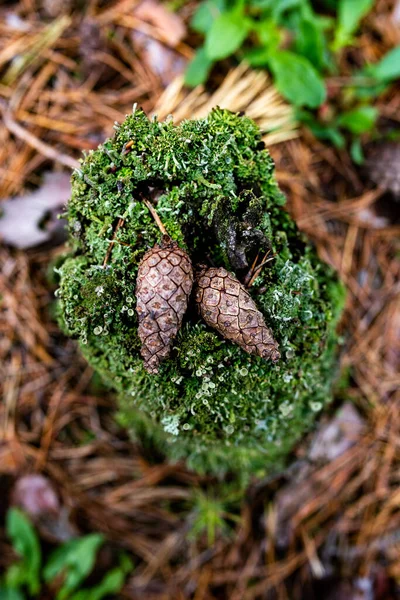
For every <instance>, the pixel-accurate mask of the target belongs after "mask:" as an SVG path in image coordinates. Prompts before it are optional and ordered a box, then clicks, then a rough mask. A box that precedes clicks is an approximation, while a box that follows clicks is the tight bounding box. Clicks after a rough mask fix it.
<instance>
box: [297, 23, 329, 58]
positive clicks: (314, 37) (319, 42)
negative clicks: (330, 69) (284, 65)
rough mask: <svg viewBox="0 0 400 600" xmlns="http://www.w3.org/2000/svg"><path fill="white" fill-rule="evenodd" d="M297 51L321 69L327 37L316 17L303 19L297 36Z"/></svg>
mask: <svg viewBox="0 0 400 600" xmlns="http://www.w3.org/2000/svg"><path fill="white" fill-rule="evenodd" d="M295 48H296V51H297V53H298V54H301V55H302V56H305V57H306V58H308V60H309V61H310V62H311V64H313V65H314V66H315V68H316V69H318V70H321V69H322V67H323V66H324V53H325V37H324V34H323V31H322V29H321V27H320V26H319V24H318V22H317V21H316V20H315V19H301V20H300V22H299V24H298V28H297V36H296V45H295Z"/></svg>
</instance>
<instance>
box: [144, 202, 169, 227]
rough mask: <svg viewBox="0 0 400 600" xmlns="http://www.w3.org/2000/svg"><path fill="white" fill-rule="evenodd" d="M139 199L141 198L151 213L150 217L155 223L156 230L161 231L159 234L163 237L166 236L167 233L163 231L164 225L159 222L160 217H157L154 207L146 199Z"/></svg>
mask: <svg viewBox="0 0 400 600" xmlns="http://www.w3.org/2000/svg"><path fill="white" fill-rule="evenodd" d="M141 198H142V200H143V202H144V204H145V205H146V206H147V208H148V209H149V211H150V212H151V216H152V217H153V219H154V220H155V222H156V223H157V226H158V229H159V230H160V231H161V233H162V234H163V235H168V231H167V230H166V229H165V227H164V224H163V222H162V221H161V219H160V217H159V216H158V214H157V211H156V210H155V208H154V206H153V205H152V204H151V203H150V202H149V201H148V200H147V198H144V197H143V196H142V197H141Z"/></svg>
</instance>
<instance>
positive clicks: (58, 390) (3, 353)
mask: <svg viewBox="0 0 400 600" xmlns="http://www.w3.org/2000/svg"><path fill="white" fill-rule="evenodd" d="M135 5H136V2H135V1H134V0H133V1H132V0H123V1H121V2H118V3H116V4H113V5H111V7H110V5H109V4H108V3H107V5H106V7H105V8H104V7H103V8H102V6H101V5H100V4H99V5H98V4H97V3H96V2H95V1H94V0H93V1H91V2H89V3H88V9H87V15H86V16H85V18H84V19H82V16H80V15H79V13H78V11H76V10H75V11H74V10H72V9H71V10H68V6H72V2H69V3H68V2H64V3H60V4H59V5H58V3H57V2H55V1H53V2H49V1H47V2H45V1H43V2H39V1H36V2H35V0H22V1H21V2H19V3H9V5H8V10H13V11H17V12H18V14H19V15H20V16H21V18H22V19H24V20H25V22H26V24H27V30H26V31H25V30H16V29H12V28H11V27H10V26H9V25H7V23H6V22H5V20H3V21H1V22H0V40H1V42H0V48H2V50H0V69H1V71H0V74H1V80H0V109H1V112H2V114H3V122H2V124H1V126H0V195H1V196H2V197H7V196H9V195H11V194H16V193H19V192H20V191H21V190H23V189H26V188H27V187H29V186H31V185H32V184H33V185H36V184H38V183H39V181H40V177H39V175H40V173H41V171H42V170H43V169H44V168H48V167H49V165H50V166H51V165H52V164H54V168H56V169H59V168H61V166H62V165H64V166H71V165H72V164H74V163H75V160H76V158H77V157H78V156H79V153H80V152H81V151H82V150H85V149H88V148H92V147H95V146H96V145H97V144H98V143H99V142H100V141H101V140H102V139H103V138H104V137H105V136H107V135H109V134H110V133H111V131H112V124H113V122H114V121H115V120H121V119H123V117H124V115H125V113H126V112H130V110H131V106H132V104H133V103H134V102H138V103H139V104H140V105H142V106H143V107H144V108H145V110H147V111H148V112H151V111H152V110H156V111H157V110H158V112H159V113H160V112H162V111H160V97H161V93H162V90H163V85H162V83H161V81H160V78H159V77H158V76H157V74H156V73H155V72H154V71H153V70H152V67H151V65H149V64H148V63H147V62H146V61H145V60H144V59H143V60H140V57H138V56H137V55H135V54H134V52H133V51H132V47H133V43H134V42H133V38H132V32H133V31H136V30H139V31H142V32H143V31H145V32H147V33H149V35H150V36H154V37H156V38H157V39H159V38H160V35H161V34H160V32H159V31H158V30H157V28H155V27H154V26H152V25H151V24H149V23H146V22H145V21H141V20H140V18H138V17H133V16H132V14H131V13H132V7H134V6H135ZM49 6H50V7H51V10H52V11H53V12H55V13H56V15H55V16H56V20H55V21H53V23H52V25H51V26H50V25H48V24H46V23H50V22H51V20H50V19H49V18H48V17H49V12H48V11H49ZM46 7H47V8H46ZM57 7H59V8H58V10H57ZM63 7H64V8H63ZM391 9H392V5H391V3H390V2H386V1H385V0H382V1H380V2H378V6H377V9H376V10H375V12H374V13H373V14H372V15H371V16H370V17H368V19H367V22H366V25H365V28H364V33H363V35H362V36H361V39H360V44H359V47H358V48H356V49H355V50H352V51H349V53H348V56H347V55H346V53H345V55H344V57H343V65H342V70H343V73H344V74H346V73H348V70H349V66H348V64H349V63H348V62H347V61H350V60H352V61H353V62H354V60H356V62H357V61H362V60H363V59H365V58H368V59H377V58H379V57H380V56H381V55H382V54H383V53H384V52H385V51H386V50H387V49H388V48H389V47H391V46H392V45H393V44H395V43H399V41H400V40H399V32H398V29H395V28H393V27H392V26H390V24H389V20H388V15H389V13H390V11H391ZM46 11H47V12H46ZM5 12H6V9H5V8H4V7H3V8H2V9H1V10H0V15H1V14H3V16H4V15H5ZM52 16H54V14H53V15H52ZM100 26H101V27H103V28H104V27H106V28H108V29H109V30H111V31H113V32H115V36H114V37H113V38H110V37H108V38H104V37H103V35H102V33H101V31H103V30H100ZM85 32H86V33H85ZM161 37H162V36H161ZM174 52H176V54H177V56H180V57H185V58H186V57H188V56H190V48H188V46H186V45H185V43H184V42H179V44H178V45H177V47H176V48H175V49H174ZM17 54H18V55H19V56H21V57H22V58H23V60H20V61H18V62H15V61H14V62H12V58H13V57H14V56H16V55H17ZM350 55H351V56H350ZM247 76H248V77H250V80H249V81H252V82H253V83H254V80H253V79H251V78H252V77H256V76H253V75H251V74H248V75H247ZM231 77H235V75H233V76H231ZM256 78H258V81H260V80H261V79H262V78H263V81H262V85H261V84H260V85H261V88H262V89H261V88H260V93H261V94H262V93H266V94H270V96H269V98H270V100H269V101H271V98H272V100H273V101H274V106H280V107H284V111H283V114H286V115H287V110H288V109H287V107H286V106H285V105H284V104H281V102H280V100H277V97H276V96H275V95H274V92H273V90H272V88H270V86H269V83H268V81H267V80H266V78H265V76H262V77H261V76H257V77H256ZM171 79H172V78H171ZM225 85H226V84H225ZM339 85H340V81H339V80H338V78H336V79H335V78H332V81H331V82H330V87H331V88H332V90H333V92H332V94H333V95H334V93H335V90H336V89H337V87H338V86H339ZM172 86H175V87H171V88H170V89H169V96H168V103H167V100H166V97H165V96H164V99H163V101H162V102H163V106H164V109H165V112H170V106H172V109H173V110H175V109H176V108H178V112H179V118H183V117H184V116H185V115H187V116H191V115H190V114H188V113H191V112H192V111H194V112H196V111H198V110H200V109H201V108H204V106H206V105H208V103H210V102H214V100H215V96H211V97H209V96H208V95H205V93H203V92H202V91H201V90H198V91H197V92H195V93H194V94H193V95H192V96H191V97H190V98H189V99H188V98H187V97H185V98H184V97H183V95H182V94H183V93H182V89H181V83H180V81H179V80H177V82H175V83H173V84H172ZM171 90H172V91H171ZM172 92H174V93H175V96H174V94H173V93H172ZM217 93H218V92H217ZM226 93H228V91H227V92H226ZM224 95H225V94H224ZM271 95H272V96H271ZM233 96H235V94H233ZM256 96H257V95H256V94H254V95H251V94H250V96H249V98H251V99H255V98H256ZM236 99H237V97H236ZM264 100H265V98H264ZM267 101H268V99H267ZM156 105H158V107H157V108H156ZM167 105H168V108H167ZM235 106H236V105H235ZM380 107H381V111H382V113H383V114H384V116H385V117H386V118H388V119H391V120H392V121H394V122H396V121H397V122H398V121H399V114H400V91H399V88H398V87H397V88H395V87H394V88H393V89H392V90H391V91H390V92H388V93H387V94H386V96H385V97H384V98H382V100H381V102H380ZM161 108H162V107H161ZM255 110H256V108H255ZM257 110H258V113H257V115H258V117H259V118H262V117H263V112H262V111H261V110H260V108H259V106H258V107H257ZM285 111H286V113H285ZM268 127H269V125H267V126H266V130H268ZM290 131H293V130H292V129H291V126H290V127H289V128H288V129H287V133H289V132H290ZM288 137H289V135H288ZM270 141H273V140H270ZM272 154H273V156H274V158H275V160H276V163H277V173H278V179H279V181H280V183H281V185H282V187H283V188H284V189H285V191H286V192H287V195H288V199H289V210H290V211H291V213H292V214H293V216H294V217H295V219H296V221H297V223H298V224H299V226H300V227H301V229H302V230H304V231H305V232H306V233H308V234H309V236H310V237H311V238H312V239H313V240H314V242H315V244H316V246H317V248H318V252H319V254H320V256H321V257H322V258H323V259H324V260H326V261H327V262H328V263H330V264H331V265H333V266H334V267H335V269H337V271H338V272H339V273H340V276H341V278H342V279H343V281H344V282H345V284H346V286H347V289H348V299H347V306H346V311H345V314H344V318H343V320H342V324H341V329H342V333H343V338H344V349H343V354H342V365H343V367H344V368H347V369H348V370H349V374H350V375H349V384H348V386H347V388H346V389H345V390H342V391H341V392H340V394H341V397H342V398H343V397H344V398H350V399H352V400H353V401H354V402H355V403H356V404H357V406H358V408H359V410H360V411H361V412H362V413H363V415H364V416H365V419H366V428H365V431H364V433H363V435H362V436H361V437H360V439H359V440H358V443H357V444H356V445H354V446H353V447H352V448H350V449H349V450H348V451H347V452H346V453H345V454H342V455H341V456H339V457H338V458H337V459H336V460H334V461H332V462H330V463H328V464H324V465H322V466H321V467H317V466H314V467H312V468H311V470H310V471H309V472H308V476H307V478H306V479H300V480H299V484H298V490H297V492H296V495H298V498H299V500H298V502H297V503H295V507H294V509H293V511H292V512H291V513H290V514H288V515H286V521H285V523H282V522H281V520H280V519H279V518H278V517H279V513H278V510H279V505H278V491H279V490H282V489H284V486H285V485H286V483H287V482H288V481H291V479H292V476H293V472H292V471H288V473H285V474H283V475H282V476H281V477H279V478H276V479H274V480H272V481H265V482H258V483H255V484H254V485H253V486H252V487H251V488H250V489H249V490H248V493H247V495H246V498H245V499H244V501H243V503H242V508H241V521H240V524H239V525H238V526H237V528H236V530H235V532H234V535H233V536H232V537H231V538H230V539H225V538H222V537H220V538H219V539H218V540H217V542H216V544H215V545H214V546H213V547H212V548H207V544H206V542H205V540H198V541H196V542H194V541H189V540H188V537H187V532H188V522H187V519H186V516H187V510H186V503H187V501H188V500H189V499H190V498H191V497H192V494H193V490H194V489H197V487H198V486H205V485H207V484H209V482H207V481H205V480H201V479H200V478H199V477H197V476H196V475H193V474H191V473H188V472H187V471H186V470H185V468H184V466H174V467H173V466H170V465H168V464H163V463H158V464H155V465H150V464H149V463H148V461H146V460H145V458H144V457H143V455H142V454H141V452H140V450H139V449H138V448H136V447H135V446H134V445H133V444H132V443H130V442H129V440H127V439H126V437H125V435H124V432H122V431H120V430H119V429H118V427H117V426H116V425H115V423H114V421H113V419H112V409H113V398H112V395H111V394H109V393H106V392H104V390H100V391H99V390H98V391H96V386H95V385H94V384H93V382H92V373H91V371H90V369H89V368H88V367H87V365H86V364H85V362H84V361H83V359H81V358H80V356H79V353H78V352H77V349H76V346H75V344H74V343H73V342H71V341H70V340H67V339H65V337H63V336H62V334H61V333H60V332H59V330H58V327H57V326H56V324H55V323H54V320H53V319H52V315H51V311H52V302H53V295H52V290H50V289H49V284H48V282H47V279H46V269H47V268H48V265H49V263H50V261H51V260H52V258H54V257H55V256H56V255H57V254H58V253H59V252H60V251H62V248H53V249H49V248H42V249H38V250H32V251H29V252H27V253H22V252H19V251H15V250H11V249H8V248H2V249H1V251H0V264H1V276H0V277H1V278H0V292H1V300H2V301H1V307H0V309H1V312H0V331H1V340H0V361H1V362H0V365H1V367H0V368H1V385H2V393H3V403H2V405H1V406H0V426H1V436H2V437H1V441H0V485H1V489H2V492H3V498H2V501H1V502H0V504H1V510H2V511H3V513H4V511H5V510H6V507H7V502H8V500H7V499H8V493H9V490H10V489H11V486H12V483H13V481H14V480H15V478H16V477H17V476H18V475H20V474H21V473H26V472H31V471H39V472H42V473H44V474H46V475H47V476H48V477H49V478H50V479H51V480H52V481H53V482H54V484H55V486H56V488H57V490H58V492H59V494H60V496H61V498H62V501H63V504H64V505H65V506H66V507H67V508H68V510H69V511H70V514H71V519H72V520H73V522H74V523H75V525H76V526H77V527H78V528H79V529H80V530H81V531H83V532H84V531H88V530H99V531H103V532H105V533H106V535H107V537H108V539H109V540H110V541H111V542H112V543H113V544H115V545H116V546H118V547H124V548H126V549H128V550H129V551H131V552H132V553H133V555H134V557H135V562H136V564H137V568H136V570H135V572H134V574H133V575H132V577H131V578H130V580H129V582H128V583H127V585H126V587H125V589H124V594H123V595H124V597H126V598H139V597H142V598H143V597H145V598H146V600H151V599H153V598H154V599H156V598H157V599H158V600H161V599H165V600H167V599H168V600H169V599H172V598H173V599H174V600H175V599H177V600H178V599H180V598H182V599H184V598H194V599H195V600H212V599H217V598H219V599H229V600H242V599H253V598H254V599H256V598H268V599H269V598H277V599H279V600H285V599H289V598H290V599H296V598H307V599H308V598H310V599H311V598H322V597H324V598H325V597H327V596H323V595H321V592H316V591H315V585H314V584H312V579H313V578H315V577H316V578H321V577H322V576H328V575H329V576H330V575H331V574H332V572H335V573H338V574H339V575H340V576H342V577H346V576H352V577H353V576H355V575H360V576H368V575H369V574H371V573H376V570H377V569H378V568H379V567H378V566H379V565H384V566H385V570H386V575H385V576H389V577H393V578H394V579H395V580H397V581H400V567H399V565H400V561H399V556H400V511H399V505H400V495H399V491H398V489H399V479H400V435H399V431H400V411H399V396H398V389H399V383H400V378H399V362H400V360H399V357H400V348H399V339H400V335H399V334H400V310H399V291H400V290H399V285H400V284H399V282H400V277H399V275H400V274H399V269H400V265H399V261H398V252H399V248H398V240H399V233H400V227H399V225H398V221H396V217H395V211H396V209H397V211H398V205H396V204H395V203H394V202H393V201H391V200H390V199H389V198H388V197H387V196H386V195H385V194H384V192H383V191H382V190H379V189H375V188H373V187H370V186H369V185H368V184H366V183H365V177H364V175H363V173H362V171H360V170H358V169H355V168H354V166H353V165H352V163H351V162H350V160H349V158H348V156H347V155H346V154H345V153H337V152H336V151H334V150H332V149H331V148H328V147H326V146H323V145H321V144H320V143H319V142H317V141H316V140H315V139H313V138H312V137H311V136H310V135H309V134H308V133H303V134H302V136H301V137H300V138H299V139H294V140H291V141H288V142H286V143H284V144H278V145H276V146H274V147H273V148H272ZM382 216H384V217H385V219H386V220H383V221H382ZM88 432H89V433H88ZM304 448H305V446H301V447H299V448H298V449H297V457H298V458H301V457H302V456H304V453H305V449H304ZM282 527H285V528H286V531H288V532H289V535H288V539H287V541H286V543H285V544H284V545H282V542H281V537H280V536H281V532H282ZM7 548H8V546H7V543H6V541H5V539H4V535H3V534H1V535H0V549H1V550H2V551H1V552H0V565H2V566H3V567H4V566H5V565H6V564H8V562H9V561H10V555H9V554H8V552H7V551H6V550H7ZM385 597H387V598H389V597H390V596H385ZM382 598H383V596H382Z"/></svg>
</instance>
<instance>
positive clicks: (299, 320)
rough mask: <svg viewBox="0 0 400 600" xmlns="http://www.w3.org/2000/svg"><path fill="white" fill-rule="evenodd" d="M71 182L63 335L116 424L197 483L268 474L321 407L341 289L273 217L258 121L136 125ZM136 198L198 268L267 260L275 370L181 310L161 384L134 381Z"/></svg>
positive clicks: (149, 232) (261, 285)
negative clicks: (115, 409) (74, 342)
mask: <svg viewBox="0 0 400 600" xmlns="http://www.w3.org/2000/svg"><path fill="white" fill-rule="evenodd" d="M72 182H73V193H72V198H71V200H70V203H69V205H68V221H69V230H70V241H71V252H70V255H69V257H68V258H67V259H66V260H65V261H64V263H63V264H62V265H61V266H60V267H59V274H60V289H59V292H58V294H59V302H60V313H61V322H62V326H63V328H64V330H65V331H66V332H67V333H69V334H70V335H71V336H73V337H76V338H77V339H78V340H79V343H80V346H81V348H82V352H83V354H84V355H85V357H86V358H87V360H88V361H89V362H90V364H92V365H93V367H94V368H95V369H97V370H98V371H99V373H100V374H101V375H102V376H103V378H104V379H105V381H106V382H108V383H109V384H110V385H111V386H112V387H113V388H115V389H116V390H117V391H118V392H119V397H120V411H119V419H120V421H121V423H123V424H124V425H125V426H126V427H127V428H128V429H129V430H130V432H131V433H132V435H133V436H134V437H137V438H138V439H140V441H141V442H142V443H143V444H144V445H147V446H148V447H150V448H154V447H155V446H156V447H157V448H159V449H161V450H162V451H163V452H166V453H167V454H168V455H169V456H170V457H171V459H173V460H176V459H182V458H183V459H186V460H187V462H188V465H189V466H190V467H192V468H194V469H197V470H199V471H212V472H215V473H218V474H223V473H225V472H227V471H229V470H234V471H236V472H237V473H240V474H241V475H242V476H243V477H247V476H248V475H249V474H251V473H253V474H256V475H262V474H264V473H265V472H267V471H269V470H271V469H276V468H279V466H280V465H281V464H282V462H283V460H284V458H285V456H286V455H287V453H288V452H289V451H290V449H291V447H292V446H293V444H294V442H295V441H296V440H297V439H298V438H299V436H300V435H301V434H302V433H303V432H304V431H305V430H307V429H308V428H309V427H310V425H311V424H312V422H313V421H314V419H315V416H316V415H317V414H318V413H319V412H320V410H321V409H322V407H323V406H324V405H325V404H326V403H327V402H328V401H329V399H330V396H331V383H332V378H333V376H334V373H335V364H336V358H335V341H336V336H335V324H336V321H337V318H338V315H339V313H340V310H341V307H342V304H343V290H342V287H341V285H340V284H339V283H338V282H337V281H336V279H335V277H334V275H333V273H332V271H331V270H330V269H329V268H328V267H327V266H326V265H324V264H322V263H321V262H320V261H319V259H318V258H317V256H316V254H315V252H314V250H313V249H312V247H311V246H310V244H309V243H308V242H307V240H306V239H305V238H304V236H303V235H302V234H301V233H300V232H299V231H298V230H297V228H296V226H295V224H294V222H293V221H292V219H291V218H290V217H289V215H288V214H287V213H286V212H285V210H284V209H283V208H282V205H283V204H284V198H283V196H282V194H281V192H280V191H279V189H278V186H277V184H276V181H275V178H274V165H273V161H272V159H271V158H270V155H269V153H268V152H267V151H266V150H265V149H264V148H263V144H262V143H260V133H259V131H258V129H257V127H256V125H255V124H254V122H253V121H251V120H250V119H248V118H246V117H241V116H239V115H235V114H233V113H231V112H229V111H223V110H220V109H215V110H214V111H212V112H211V114H210V115H209V116H208V117H207V118H205V119H201V120H198V121H186V122H184V123H182V124H181V125H180V126H174V125H173V123H172V121H166V122H164V123H159V122H158V121H157V120H155V119H153V120H151V121H150V120H148V119H147V117H146V116H145V115H144V113H143V112H142V111H136V112H135V114H133V115H130V116H128V117H127V119H126V120H125V122H124V123H123V124H122V125H121V126H116V132H115V136H114V138H113V139H112V140H107V141H106V142H105V143H104V145H103V146H100V147H99V149H98V150H96V151H94V152H91V153H89V154H88V155H87V156H86V157H85V158H84V160H83V162H82V166H81V169H80V170H79V171H76V172H75V173H74V175H73V178H72ZM142 195H145V196H146V197H152V198H153V200H154V202H156V203H157V212H158V214H159V215H160V217H161V219H162V221H163V223H164V224H165V226H166V228H167V230H168V232H169V234H170V235H171V236H172V237H173V238H174V239H175V240H177V241H178V242H179V243H180V244H181V245H182V246H183V247H185V248H186V249H187V250H188V252H189V253H190V255H191V257H192V260H193V262H194V263H197V262H204V261H208V262H210V263H212V264H215V265H223V266H225V267H226V268H228V269H230V270H234V271H235V272H236V273H237V275H238V276H239V277H240V278H243V277H244V275H245V274H246V272H247V271H248V269H249V265H251V264H252V262H253V260H254V259H255V257H256V256H257V254H258V253H260V256H263V255H264V254H265V253H266V252H270V255H271V256H272V255H275V258H274V260H272V261H270V262H269V263H268V264H267V265H266V266H265V267H264V268H263V270H262V271H261V272H260V274H259V276H258V277H257V279H256V281H255V282H254V285H253V286H252V288H251V292H252V294H253V297H254V299H255V300H256V302H257V304H258V306H259V307H260V309H261V310H262V311H263V313H264V315H265V317H266V321H267V323H268V324H269V326H270V327H271V328H272V330H273V332H274V335H275V337H276V339H277V341H278V342H279V344H280V349H281V353H282V359H281V360H280V361H279V362H278V364H276V365H274V364H272V363H271V362H266V361H263V360H262V359H261V358H259V357H255V356H249V355H247V354H246V353H245V352H244V351H243V350H241V348H239V347H237V346H234V345H233V344H231V343H230V342H227V341H225V340H223V339H222V338H221V337H220V336H219V335H218V334H217V333H216V332H215V331H213V330H211V329H209V328H208V327H207V326H206V325H205V324H204V323H203V322H202V321H201V320H200V318H199V316H198V315H197V313H196V312H195V311H194V309H193V307H191V308H190V309H189V311H188V313H187V315H186V317H185V321H184V324H183V327H182V329H181V331H180V332H179V334H178V336H177V338H176V340H175V343H174V348H173V350H172V353H171V357H170V359H169V360H167V361H166V362H165V363H164V364H163V365H162V368H161V370H160V374H159V375H158V376H154V375H148V374H147V373H146V372H145V371H144V368H143V364H142V361H141V359H140V356H139V348H140V344H139V340H138V336H137V319H136V312H135V279H136V273H137V267H138V263H139V261H140V259H141V257H142V256H143V254H144V253H145V252H146V250H147V249H148V248H149V247H151V246H153V245H154V244H155V243H156V242H157V241H159V238H160V234H159V231H158V229H157V227H156V225H155V223H154V221H153V219H152V217H151V215H150V213H149V211H148V209H147V208H146V206H145V205H144V204H143V202H142V201H141V197H142ZM120 218H123V219H124V224H123V226H122V227H120V228H119V230H118V231H117V234H116V236H115V240H114V241H115V243H114V245H113V248H112V252H111V254H110V255H109V259H108V262H107V264H106V266H103V264H104V259H105V257H106V255H107V251H108V249H109V247H110V241H111V239H112V237H113V234H114V231H115V228H116V225H117V222H118V220H119V219H120Z"/></svg>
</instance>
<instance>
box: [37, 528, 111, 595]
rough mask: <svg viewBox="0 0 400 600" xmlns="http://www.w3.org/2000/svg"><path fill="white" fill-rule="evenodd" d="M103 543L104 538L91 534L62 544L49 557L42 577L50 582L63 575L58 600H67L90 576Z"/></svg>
mask: <svg viewBox="0 0 400 600" xmlns="http://www.w3.org/2000/svg"><path fill="white" fill-rule="evenodd" d="M103 541H104V536H102V535H101V534H97V533H92V534H90V535H86V536H85V537H82V538H76V539H73V540H71V541H70V542H67V543H66V544H63V545H62V546H60V547H59V548H57V550H55V551H54V552H53V553H52V554H51V555H50V558H49V560H48V562H47V564H46V566H45V568H44V570H43V576H44V579H45V581H46V582H51V581H52V580H53V579H55V578H56V577H58V576H59V575H60V574H63V575H64V584H63V586H62V588H61V589H60V591H59V592H58V594H57V599H58V600H64V599H65V598H67V597H68V596H69V595H70V594H71V593H72V592H73V591H75V590H76V589H77V588H78V587H79V586H80V585H81V583H82V582H83V580H84V579H85V578H86V577H87V576H88V575H89V574H90V572H91V571H92V569H93V566H94V563H95V560H96V555H97V552H98V550H99V548H100V546H101V545H102V543H103Z"/></svg>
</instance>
